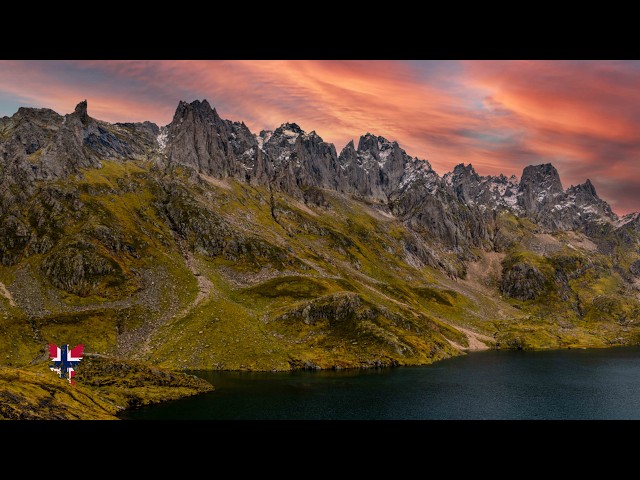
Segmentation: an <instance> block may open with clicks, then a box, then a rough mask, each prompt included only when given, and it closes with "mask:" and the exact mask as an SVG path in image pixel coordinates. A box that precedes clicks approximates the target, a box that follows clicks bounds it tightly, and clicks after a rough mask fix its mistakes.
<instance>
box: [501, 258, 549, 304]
mask: <svg viewBox="0 0 640 480" xmlns="http://www.w3.org/2000/svg"><path fill="white" fill-rule="evenodd" d="M546 282H547V280H546V278H545V276H544V275H543V274H542V272H540V270H538V269H537V268H536V267H534V266H533V265H529V264H527V263H523V262H520V263H516V264H515V265H513V266H512V267H511V268H505V269H504V270H503V272H502V280H501V283H500V291H501V292H502V293H503V294H504V295H506V296H508V297H511V298H515V299H518V300H535V299H536V298H538V297H539V296H540V295H542V294H543V293H544V292H545V290H546V288H547V287H546Z"/></svg>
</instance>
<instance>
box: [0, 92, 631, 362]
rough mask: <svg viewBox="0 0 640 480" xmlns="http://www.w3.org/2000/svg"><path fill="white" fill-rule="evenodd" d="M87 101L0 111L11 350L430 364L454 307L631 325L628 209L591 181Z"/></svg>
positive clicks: (485, 322)
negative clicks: (77, 346)
mask: <svg viewBox="0 0 640 480" xmlns="http://www.w3.org/2000/svg"><path fill="white" fill-rule="evenodd" d="M89 113H90V112H89V111H88V110H87V104H86V102H81V103H80V104H78V106H77V107H76V109H75V111H74V112H72V113H70V114H67V115H64V116H61V115H58V114H57V113H55V112H53V111H52V110H48V109H26V108H21V109H20V110H19V111H18V112H17V113H16V114H15V115H13V116H12V117H10V118H9V117H4V118H2V119H0V238H2V242H0V331H2V332H9V333H7V334H6V335H4V334H3V335H0V347H3V348H6V349H7V352H9V351H11V353H12V355H13V354H15V355H17V356H19V357H20V358H22V359H23V360H24V361H25V362H27V363H28V362H29V361H31V360H32V358H33V357H34V356H35V355H37V354H38V350H37V349H38V348H40V347H39V346H38V345H40V344H41V343H42V339H43V338H47V339H49V338H52V339H55V340H56V341H58V340H59V341H73V339H69V338H64V339H57V337H56V335H63V334H64V335H67V334H70V332H72V333H73V334H74V335H77V336H78V338H77V341H78V342H81V341H84V339H83V338H81V337H82V336H83V335H85V334H86V332H91V335H93V336H92V338H91V341H92V342H93V343H94V345H99V347H96V348H100V349H104V351H107V350H108V349H112V350H113V351H118V352H129V353H130V352H135V351H141V352H143V353H141V354H140V355H144V356H146V357H145V358H149V359H153V360H154V361H157V362H163V363H167V364H171V365H173V366H180V368H187V367H193V368H266V369H287V368H299V367H300V366H303V368H307V367H308V368H316V367H317V366H321V367H322V368H329V367H338V366H339V367H346V366H371V365H395V364H411V363H424V362H429V361H433V360H434V359H438V358H444V357H446V356H448V355H451V354H454V353H455V352H456V351H457V350H456V349H458V348H459V347H460V346H461V345H467V344H469V341H470V340H469V338H467V336H466V334H463V333H461V331H458V330H456V328H455V325H458V324H460V325H470V324H472V325H474V326H475V327H477V328H478V329H479V330H481V331H483V332H485V333H486V334H488V335H490V336H491V337H490V338H495V339H497V340H496V341H501V340H500V339H502V340H504V342H505V343H504V344H505V345H518V346H522V345H527V342H533V343H529V345H552V344H553V345H559V344H580V343H581V342H585V343H588V344H598V345H600V344H602V343H604V342H605V339H606V342H609V343H612V342H613V343H616V342H617V343H621V342H622V341H618V340H617V339H618V337H611V336H612V335H613V333H611V332H615V335H619V338H622V339H623V340H624V341H625V342H632V341H633V340H634V338H636V337H634V335H640V323H638V322H640V318H639V315H640V293H639V292H640V290H639V289H638V285H640V284H639V283H638V282H640V280H639V278H640V215H638V214H632V215H628V216H625V217H623V218H618V217H617V216H616V215H615V213H614V212H613V211H612V210H611V207H610V206H609V205H608V204H607V203H606V201H604V200H603V199H601V198H599V196H598V194H597V192H596V188H595V186H594V185H593V183H592V182H591V181H590V180H587V181H586V182H585V183H583V184H581V185H577V186H571V187H569V188H568V189H567V190H565V189H564V188H563V186H562V183H561V181H560V177H559V175H558V172H557V170H556V169H555V168H554V167H553V166H552V165H550V164H542V165H534V166H529V167H527V168H525V169H524V171H523V172H522V176H521V178H520V180H518V178H516V177H515V176H512V177H506V176H504V175H499V176H482V175H479V174H478V173H477V172H476V171H475V170H474V168H473V166H471V165H465V164H460V165H457V166H456V167H455V168H454V169H453V171H452V172H449V173H446V174H445V175H443V176H440V175H438V173H437V172H436V171H434V170H433V168H432V167H431V165H430V163H429V162H428V161H427V160H423V159H419V158H414V157H411V156H409V155H408V154H407V153H406V152H405V151H404V150H403V149H402V148H401V147H400V145H399V144H398V143H397V142H394V141H389V140H387V139H385V138H384V137H381V136H378V135H373V134H371V133H367V134H365V135H363V136H362V137H361V138H360V139H359V141H358V142H357V146H356V144H355V143H354V142H349V143H348V144H347V145H346V146H345V147H344V148H343V149H342V151H341V152H339V153H338V152H337V151H336V149H335V147H334V145H332V144H331V143H328V142H325V141H324V140H323V139H322V138H321V137H320V136H319V135H318V134H317V133H316V132H314V131H312V132H310V133H306V132H305V131H304V130H303V129H302V128H300V126H299V125H297V124H295V123H285V124H283V125H281V126H280V127H278V128H276V129H275V130H274V131H262V132H260V133H259V134H253V133H252V132H251V131H250V130H249V128H248V127H247V126H246V125H245V124H244V123H242V122H232V121H229V120H225V119H222V118H221V117H220V116H219V115H218V113H217V112H216V110H215V109H213V108H212V107H211V106H210V105H209V104H208V102H206V101H202V102H200V101H195V102H192V103H185V102H181V103H180V104H179V106H178V108H177V110H176V113H175V115H174V118H173V120H172V122H171V123H170V124H169V125H167V126H164V127H161V128H159V127H158V126H157V125H155V124H153V123H150V122H143V123H118V124H109V123H106V122H102V121H100V120H96V119H94V118H92V117H91V116H90V114H89ZM557 318H560V319H562V322H564V323H562V327H561V328H560V326H559V325H560V324H559V323H558V322H555V320H554V321H550V320H548V319H557ZM15 319H21V320H20V321H17V320H15ZM336 319H338V321H336ZM514 319H515V320H514ZM474 322H475V323H474ZM545 322H546V323H545ZM69 325H73V326H74V327H73V328H72V327H69ZM636 325H638V326H639V328H638V329H637V330H636ZM76 327H77V328H76ZM492 329H493V330H492ZM532 332H533V333H532ZM540 332H544V333H540ZM594 332H596V333H594ZM538 335H541V336H538ZM7 338H20V339H23V340H24V342H23V343H19V344H16V345H13V344H11V343H8V341H7V340H6V339H7ZM532 338H534V340H531V339H532ZM638 338H640V336H639V337H638ZM527 339H529V340H527ZM491 341H492V340H490V341H488V342H489V343H491ZM2 342H5V343H2ZM38 342H40V343H38ZM536 342H537V343H536ZM554 342H555V343H554ZM472 343H473V342H472ZM178 344H180V345H183V346H184V345H189V351H188V354H187V352H186V351H183V350H181V349H180V347H179V346H178ZM25 345H27V346H25ZM456 345H457V346H456ZM142 347H144V348H142ZM141 348H142V350H140V349H141ZM11 349H13V350H11ZM96 351H98V350H96ZM25 352H27V353H25ZM239 352H240V353H239ZM30 355H31V357H29V356H30ZM27 357H29V358H27Z"/></svg>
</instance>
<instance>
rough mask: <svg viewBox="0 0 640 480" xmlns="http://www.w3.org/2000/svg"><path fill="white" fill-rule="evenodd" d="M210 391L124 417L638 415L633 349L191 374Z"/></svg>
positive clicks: (637, 363) (637, 352) (639, 374)
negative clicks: (369, 367)
mask: <svg viewBox="0 0 640 480" xmlns="http://www.w3.org/2000/svg"><path fill="white" fill-rule="evenodd" d="M192 373H194V374H196V375H198V376H200V377H202V378H204V379H206V380H208V381H209V382H211V383H212V384H213V385H215V387H216V390H215V391H214V392H211V393H207V394H203V395H199V396H195V397H190V398H185V399H182V400H177V401H173V402H168V403H164V404H160V405H154V406H149V407H143V408H141V409H138V410H131V411H127V412H125V413H124V414H123V415H122V416H121V417H122V418H126V419H149V420H156V419H366V420H378V419H381V420H382V419H390V420H396V419H640V347H624V348H610V349H593V350H555V351H544V352H524V351H487V352H479V353H471V354H469V355H466V356H463V357H458V358H453V359H450V360H446V361H442V362H438V363H436V364H433V365H429V366H424V367H403V368H394V369H384V370H358V371H338V372H334V371H327V372H324V371H322V372H291V373H239V372H210V371H198V372H192Z"/></svg>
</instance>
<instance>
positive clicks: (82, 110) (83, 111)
mask: <svg viewBox="0 0 640 480" xmlns="http://www.w3.org/2000/svg"><path fill="white" fill-rule="evenodd" d="M73 114H74V115H76V116H77V117H78V118H79V119H80V121H81V122H82V123H87V122H88V121H89V114H88V112H87V100H86V99H85V100H83V101H81V102H80V103H78V104H77V105H76V108H75V110H74V112H73Z"/></svg>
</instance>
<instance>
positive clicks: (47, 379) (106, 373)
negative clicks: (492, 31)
mask: <svg viewBox="0 0 640 480" xmlns="http://www.w3.org/2000/svg"><path fill="white" fill-rule="evenodd" d="M76 370H77V372H76V373H77V375H76V377H75V380H76V381H77V383H76V385H74V386H72V385H70V384H69V382H68V381H67V380H65V379H61V378H58V377H57V376H56V375H55V374H53V372H51V371H50V370H49V368H48V364H46V363H39V364H36V365H32V366H30V367H28V368H20V369H16V368H9V367H0V400H1V401H0V419H15V420H17V419H47V420H48V419H85V420H89V419H90V420H94V419H102V420H110V419H116V418H117V417H116V415H117V414H118V413H119V412H121V411H122V410H124V409H125V408H130V407H135V406H139V405H147V404H151V403H157V402H161V401H167V400H174V399H177V398H181V397H185V396H189V395H195V394H197V393H202V392H207V391H211V390H213V386H212V385H210V384H208V383H207V382H205V381H204V380H201V379H199V378H196V377H193V376H191V375H185V374H182V373H175V372H171V371H168V370H165V369H162V368H158V367H149V366H147V365H144V364H142V363H140V362H134V361H130V360H123V359H117V358H111V357H104V356H95V355H88V356H85V358H84V359H83V361H82V362H81V364H80V365H79V366H78V367H77V369H76Z"/></svg>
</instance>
